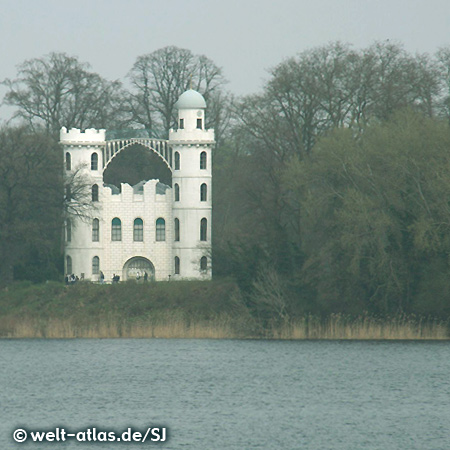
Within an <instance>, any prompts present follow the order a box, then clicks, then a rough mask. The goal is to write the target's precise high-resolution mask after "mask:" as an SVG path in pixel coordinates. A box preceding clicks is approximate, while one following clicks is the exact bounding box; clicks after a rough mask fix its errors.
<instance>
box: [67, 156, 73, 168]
mask: <svg viewBox="0 0 450 450" xmlns="http://www.w3.org/2000/svg"><path fill="white" fill-rule="evenodd" d="M66 170H72V156H71V155H70V153H69V152H67V153H66Z"/></svg>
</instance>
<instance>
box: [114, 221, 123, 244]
mask: <svg viewBox="0 0 450 450" xmlns="http://www.w3.org/2000/svg"><path fill="white" fill-rule="evenodd" d="M111 240H112V241H121V240H122V222H121V221H120V219H119V218H118V217H115V218H114V219H113V220H112V222H111Z"/></svg>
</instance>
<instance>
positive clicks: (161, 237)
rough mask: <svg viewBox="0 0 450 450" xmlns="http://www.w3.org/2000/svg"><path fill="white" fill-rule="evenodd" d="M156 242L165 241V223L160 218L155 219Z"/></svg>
mask: <svg viewBox="0 0 450 450" xmlns="http://www.w3.org/2000/svg"><path fill="white" fill-rule="evenodd" d="M156 240H157V241H165V240H166V221H165V220H164V219H163V218H162V217H160V218H159V219H156Z"/></svg>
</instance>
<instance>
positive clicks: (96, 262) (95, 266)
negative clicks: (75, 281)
mask: <svg viewBox="0 0 450 450" xmlns="http://www.w3.org/2000/svg"><path fill="white" fill-rule="evenodd" d="M99 273H100V258H99V257H98V256H94V257H93V258H92V275H98V274H99Z"/></svg>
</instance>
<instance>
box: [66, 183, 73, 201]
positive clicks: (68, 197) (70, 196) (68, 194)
mask: <svg viewBox="0 0 450 450" xmlns="http://www.w3.org/2000/svg"><path fill="white" fill-rule="evenodd" d="M66 200H67V201H70V200H72V190H71V189H70V185H68V184H66Z"/></svg>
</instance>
